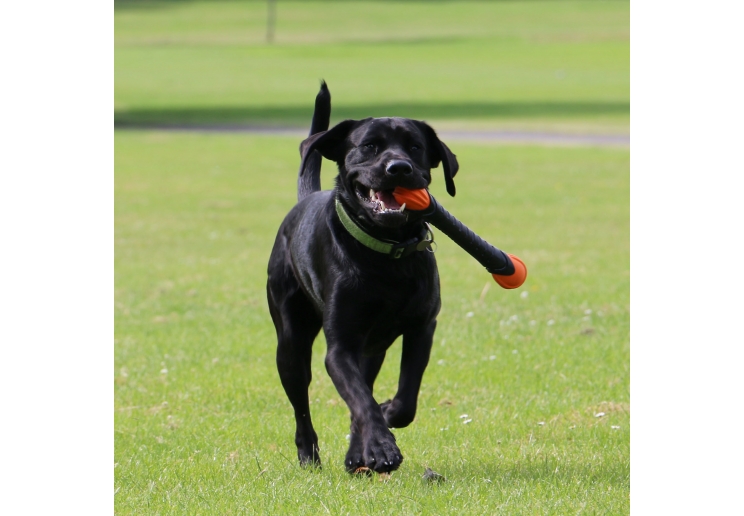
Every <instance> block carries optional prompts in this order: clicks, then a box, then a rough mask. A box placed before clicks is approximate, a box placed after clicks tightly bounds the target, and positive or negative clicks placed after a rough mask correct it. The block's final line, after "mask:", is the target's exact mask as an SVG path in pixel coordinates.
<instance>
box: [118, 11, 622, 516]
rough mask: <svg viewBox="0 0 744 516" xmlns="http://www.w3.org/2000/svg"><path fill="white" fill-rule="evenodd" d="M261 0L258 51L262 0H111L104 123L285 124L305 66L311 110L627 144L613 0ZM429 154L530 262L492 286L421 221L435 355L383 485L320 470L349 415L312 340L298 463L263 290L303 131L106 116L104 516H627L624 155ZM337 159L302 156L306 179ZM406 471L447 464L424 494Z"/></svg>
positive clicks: (530, 149)
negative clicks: (109, 417)
mask: <svg viewBox="0 0 744 516" xmlns="http://www.w3.org/2000/svg"><path fill="white" fill-rule="evenodd" d="M277 6H278V22H277V29H276V42H275V43H274V44H273V45H267V44H266V43H265V42H264V30H265V16H266V2H265V1H256V2H241V1H215V2H208V1H162V2H158V1H136V0H134V1H132V0H129V1H126V0H125V1H121V0H117V1H116V3H115V7H116V10H115V19H114V23H115V91H114V103H115V113H114V117H115V121H116V123H117V124H118V125H119V126H126V125H140V126H143V125H145V126H146V125H148V124H189V123H209V124H220V123H249V124H265V125H275V126H286V125H296V126H301V127H304V128H307V127H308V125H309V121H310V116H311V113H312V103H313V99H314V96H315V93H316V92H317V87H318V81H319V79H320V78H325V79H326V80H327V81H328V83H329V85H330V88H331V92H332V94H333V121H337V120H339V119H341V118H346V117H359V118H361V117H367V116H405V117H413V118H423V119H427V120H429V121H431V122H432V124H433V125H434V127H435V128H436V129H444V128H468V129H478V128H489V129H494V128H508V129H513V128H518V129H527V130H540V131H546V130H550V131H563V132H574V133H617V134H627V133H628V121H629V48H630V44H629V10H630V8H629V3H628V2H626V1H613V2H607V1H555V0H553V1H537V0H536V1H524V2H514V1H503V2H448V1H432V2H419V1H407V2H403V1H401V2H382V1H377V2H371V1H328V2H320V1H295V2H288V1H284V0H278V1H277ZM448 143H449V145H450V147H451V148H452V150H453V151H454V152H455V153H456V154H457V156H458V159H459V161H460V166H461V167H460V173H459V174H458V176H457V178H456V180H457V192H458V194H457V198H454V199H453V198H450V197H448V196H447V195H446V193H445V192H444V185H443V183H444V182H443V180H442V175H441V170H436V171H434V174H433V177H434V184H433V186H432V191H433V193H434V195H436V196H437V198H438V199H439V200H440V201H441V202H442V203H443V205H444V206H445V207H446V208H447V209H448V210H449V211H450V212H452V213H453V214H454V215H455V216H457V217H458V218H459V219H460V220H462V221H463V222H464V223H465V224H467V225H468V226H469V227H471V228H472V229H473V230H474V231H476V232H477V233H478V234H479V235H481V236H482V237H484V238H486V239H487V240H489V241H490V242H492V243H494V244H495V245H497V246H498V247H500V248H502V249H504V250H506V251H509V252H512V253H515V254H517V255H518V256H520V257H522V258H523V259H524V260H525V262H526V263H527V266H528V268H529V277H528V280H527V283H526V284H525V286H524V287H523V288H521V289H518V290H516V291H505V290H501V289H500V288H498V286H497V285H496V284H495V283H494V282H493V281H492V280H491V279H490V276H489V275H488V274H487V273H486V272H485V271H484V270H483V269H482V268H481V266H480V265H479V264H478V263H477V262H476V261H475V260H474V259H473V258H471V257H470V256H468V255H467V254H466V253H465V252H464V251H462V250H461V249H459V248H458V247H457V246H456V245H454V244H453V243H452V242H451V241H449V240H447V238H446V237H444V236H443V235H441V233H437V242H438V250H437V254H436V256H437V261H438V263H439V269H440V276H441V281H442V305H443V306H442V311H441V314H440V317H439V325H438V328H437V333H436V335H435V343H434V350H433V353H432V360H431V363H430V366H429V369H428V370H427V373H426V375H425V377H424V382H423V386H422V390H421V395H420V402H419V413H418V415H417V417H416V421H415V422H414V423H413V424H412V425H411V426H410V427H408V428H406V429H401V430H396V432H395V433H396V437H397V439H398V444H399V445H400V447H401V450H402V452H403V455H404V456H405V461H404V462H403V465H402V466H401V468H400V470H399V471H397V472H395V473H394V474H393V475H392V477H391V478H390V479H389V480H387V481H385V482H381V481H379V479H378V478H377V477H375V478H372V479H367V478H352V477H350V476H349V475H347V474H346V473H345V472H344V468H343V458H344V454H345V451H346V446H347V440H346V435H347V434H348V423H349V421H348V410H347V408H346V407H345V405H344V403H343V402H342V400H341V399H340V397H339V396H338V394H337V392H336V391H335V389H334V387H333V385H332V383H331V381H330V378H329V377H328V376H327V374H326V373H325V370H324V367H323V356H324V352H325V342H324V340H323V336H322V335H321V336H320V337H319V339H318V342H317V343H316V347H315V356H314V362H313V373H314V380H313V383H312V385H311V399H312V400H313V402H312V410H313V420H314V423H315V426H316V430H317V432H318V435H319V439H320V447H321V456H322V459H323V461H324V468H323V470H322V471H313V470H303V469H300V468H299V466H298V465H297V464H296V458H295V456H296V451H295V447H294V443H293V436H294V418H293V415H292V410H291V407H290V404H289V402H288V401H287V399H286V396H285V394H284V392H283V389H282V387H281V384H280V382H279V377H278V374H277V372H276V368H275V364H274V353H275V346H276V340H275V334H274V328H273V325H272V323H271V319H270V316H269V313H268V308H267V305H266V301H265V282H266V266H267V261H268V257H269V253H270V250H271V246H272V244H273V240H274V236H275V233H276V230H277V228H278V226H279V224H280V222H281V220H282V219H283V217H284V215H285V214H286V213H287V211H288V210H289V209H290V208H291V206H292V205H293V204H294V202H295V199H296V181H297V178H296V173H297V168H298V164H299V154H298V146H299V138H291V137H280V136H257V135H246V134H207V133H175V132H158V131H151V130H142V131H140V130H138V131H130V130H126V131H125V130H117V131H115V171H116V172H115V181H116V190H115V223H116V226H115V253H116V254H115V339H116V340H115V371H114V378H115V388H114V396H115V402H114V409H115V432H116V434H115V457H114V461H115V469H114V472H115V493H116V494H115V496H114V504H115V511H116V512H117V513H122V514H128V513H144V514H165V513H174V514H236V513H246V514H284V513H290V514H312V515H316V514H326V513H330V514H354V515H357V514H368V513H369V514H371V513H382V514H409V513H419V512H423V513H427V514H494V513H499V514H510V515H511V514H576V513H585V514H594V513H597V514H627V513H628V512H629V504H630V502H629V495H630V479H629V474H630V451H629V447H630V428H629V426H630V398H629V396H630V394H629V338H630V337H629V334H630V330H629V324H630V314H629V297H630V293H629V283H630V280H629V161H630V152H629V150H628V149H627V148H590V147H539V146H518V145H486V144H467V143H465V142H462V141H452V142H448ZM334 175H335V170H334V166H333V164H331V163H328V162H326V163H325V165H324V176H323V184H324V187H325V188H330V187H331V185H332V180H333V176H334ZM399 350H400V343H396V344H395V345H394V346H393V348H392V349H391V350H390V352H389V353H388V362H387V363H386V364H385V366H384V367H383V370H382V372H381V373H380V376H379V379H378V382H377V385H376V389H375V393H376V394H377V395H378V396H379V398H380V400H383V399H387V398H388V397H390V396H391V395H392V394H394V391H395V388H396V384H397V369H398V364H399V357H398V355H399ZM465 414H467V418H461V416H463V415H465ZM598 414H604V415H603V416H599V417H598ZM467 420H471V421H470V422H469V423H465V421H467ZM426 467H431V468H433V469H434V470H435V471H437V472H439V473H441V474H443V475H445V476H446V478H447V480H446V481H445V482H444V483H442V484H435V485H430V484H427V483H426V482H425V481H424V480H422V479H421V476H422V474H423V472H424V469H425V468H426Z"/></svg>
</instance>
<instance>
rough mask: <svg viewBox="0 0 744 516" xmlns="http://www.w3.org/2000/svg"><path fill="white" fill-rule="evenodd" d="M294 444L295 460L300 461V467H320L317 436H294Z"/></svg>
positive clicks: (308, 434)
mask: <svg viewBox="0 0 744 516" xmlns="http://www.w3.org/2000/svg"><path fill="white" fill-rule="evenodd" d="M295 444H296V445H297V458H298V459H299V460H300V466H303V467H305V466H315V467H318V468H319V467H320V450H319V448H318V436H317V435H316V434H315V432H311V433H307V434H301V433H297V434H295Z"/></svg>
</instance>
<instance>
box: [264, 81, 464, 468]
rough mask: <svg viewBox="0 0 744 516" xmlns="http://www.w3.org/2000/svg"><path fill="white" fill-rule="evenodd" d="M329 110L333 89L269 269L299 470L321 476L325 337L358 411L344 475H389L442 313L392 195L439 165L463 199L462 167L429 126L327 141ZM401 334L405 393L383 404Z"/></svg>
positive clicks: (323, 95) (337, 378) (330, 136)
mask: <svg viewBox="0 0 744 516" xmlns="http://www.w3.org/2000/svg"><path fill="white" fill-rule="evenodd" d="M330 111H331V98H330V93H329V92H328V89H327V86H326V84H325V82H323V83H322V85H321V90H320V92H319V93H318V96H317V98H316V103H315V112H314V114H313V121H312V126H311V130H310V134H311V136H310V137H309V138H307V139H306V140H305V141H303V142H302V144H301V146H300V153H301V156H302V162H301V165H300V172H299V180H298V203H297V205H296V206H295V207H294V208H292V210H291V211H290V212H289V214H288V215H287V216H286V218H285V219H284V222H283V223H282V225H281V227H280V228H279V232H278V234H277V237H276V241H275V243H274V248H273V250H272V252H271V258H270V260H269V268H268V273H269V278H268V285H267V294H268V304H269V310H270V312H271V317H272V319H273V321H274V325H275V326H276V334H277V338H278V341H279V346H278V349H277V358H276V361H277V366H278V368H279V376H280V377H281V382H282V385H283V386H284V390H285V391H286V393H287V396H288V397H289V401H290V402H291V403H292V407H293V408H294V412H295V419H296V422H297V430H296V433H295V443H296V445H297V455H298V457H299V460H300V463H301V464H303V465H306V464H315V465H320V456H319V453H318V452H319V450H318V437H317V435H316V433H315V430H314V429H313V425H312V422H311V419H310V406H309V400H308V386H309V384H310V378H311V372H310V359H311V350H312V345H313V341H314V340H315V337H316V336H317V335H318V332H319V331H320V329H321V328H323V332H324V333H325V337H326V340H327V343H328V351H327V354H326V359H325V365H326V369H327V371H328V374H329V375H330V377H331V379H332V380H333V383H334V385H335V386H336V389H338V392H339V394H340V395H341V397H342V398H343V399H344V401H345V402H346V404H347V405H348V406H349V409H350V411H351V442H350V445H349V451H348V453H347V454H346V462H345V466H346V469H347V470H348V471H349V472H355V471H363V470H366V469H367V468H368V469H369V470H373V471H376V472H378V473H383V472H390V471H393V470H395V469H397V468H398V467H399V466H400V464H401V462H402V461H403V457H402V455H401V453H400V450H399V449H398V446H397V445H396V442H395V437H394V436H393V434H392V433H391V432H390V430H389V429H388V428H403V427H405V426H408V425H409V424H410V423H411V422H412V421H413V418H414V416H415V415H416V403H417V398H418V392H419V387H420V386H421V379H422V377H423V375H424V370H425V369H426V365H427V364H428V362H429V354H430V351H431V346H432V339H433V335H434V328H435V327H436V317H437V314H438V312H439V308H440V296H439V276H438V273H437V265H436V261H435V260H434V255H433V254H432V253H430V252H426V251H427V246H428V244H429V243H430V241H431V233H430V230H429V228H428V227H427V225H426V224H425V223H424V222H423V221H422V220H421V219H420V218H418V217H417V216H416V214H415V213H414V212H411V211H406V210H405V205H404V206H400V205H399V204H398V203H397V202H396V200H395V198H394V197H393V195H392V191H393V189H394V188H395V187H397V186H402V187H405V188H409V189H419V188H426V187H428V186H429V183H430V182H431V174H430V169H432V168H436V167H437V166H438V165H439V163H440V162H441V163H442V167H443V169H444V175H445V181H446V185H447V191H448V192H449V193H450V195H454V194H455V187H454V182H453V180H452V178H453V177H454V176H455V174H456V173H457V169H458V164H457V159H456V158H455V155H454V154H452V152H451V151H450V150H449V149H448V148H447V146H446V145H445V144H444V143H442V142H441V141H440V140H439V138H438V137H437V135H436V133H435V132H434V130H433V129H432V128H431V127H429V126H428V125H427V124H425V123H424V122H420V121H417V120H410V119H405V118H367V119H364V120H345V121H343V122H341V123H339V124H338V125H336V126H335V127H333V128H332V129H330V130H328V124H329V120H330ZM321 156H323V157H325V158H327V159H329V160H332V161H335V162H336V163H337V164H338V176H337V178H336V186H335V188H334V189H333V190H331V191H328V190H326V191H321V190H320V164H321ZM401 335H402V336H403V351H402V358H401V367H400V379H399V382H398V391H397V393H396V394H395V397H394V398H393V399H392V400H388V401H385V402H384V403H382V404H378V403H377V401H375V398H374V397H373V396H372V386H373V384H374V381H375V378H376V377H377V373H378V372H379V371H380V368H381V366H382V362H383V360H384V359H385V353H386V351H387V349H388V348H389V347H390V345H391V344H392V343H393V342H394V341H395V339H397V338H398V337H399V336H401Z"/></svg>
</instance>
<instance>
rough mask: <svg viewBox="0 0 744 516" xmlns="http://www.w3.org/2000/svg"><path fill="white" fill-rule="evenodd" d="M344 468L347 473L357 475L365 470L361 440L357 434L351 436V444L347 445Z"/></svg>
mask: <svg viewBox="0 0 744 516" xmlns="http://www.w3.org/2000/svg"><path fill="white" fill-rule="evenodd" d="M344 467H345V468H346V471H348V472H349V473H358V472H359V471H360V470H362V469H364V468H365V466H364V446H362V439H361V437H359V435H358V434H354V433H352V434H351V442H350V443H349V451H348V452H346V459H345V461H344Z"/></svg>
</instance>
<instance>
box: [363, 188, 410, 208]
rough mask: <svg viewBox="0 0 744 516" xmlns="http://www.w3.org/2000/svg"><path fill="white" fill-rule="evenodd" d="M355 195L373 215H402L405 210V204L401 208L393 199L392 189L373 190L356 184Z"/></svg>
mask: <svg viewBox="0 0 744 516" xmlns="http://www.w3.org/2000/svg"><path fill="white" fill-rule="evenodd" d="M355 190H356V194H357V197H359V199H360V200H361V201H362V202H363V203H364V204H366V205H367V207H368V208H369V209H370V210H372V211H373V212H374V213H379V214H397V213H403V212H404V211H405V209H406V205H405V203H403V205H402V206H401V205H400V204H399V203H398V201H396V200H395V197H393V189H392V188H391V189H389V190H375V189H374V188H369V187H366V186H364V185H362V184H360V183H356V188H355Z"/></svg>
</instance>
